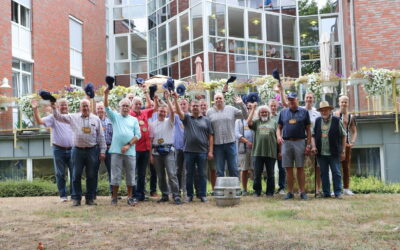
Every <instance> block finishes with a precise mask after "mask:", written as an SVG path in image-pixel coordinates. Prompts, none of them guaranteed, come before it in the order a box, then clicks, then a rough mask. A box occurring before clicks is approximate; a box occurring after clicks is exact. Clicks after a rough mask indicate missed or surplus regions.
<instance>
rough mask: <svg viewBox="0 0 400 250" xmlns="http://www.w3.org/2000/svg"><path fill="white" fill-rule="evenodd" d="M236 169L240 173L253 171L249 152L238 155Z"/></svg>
mask: <svg viewBox="0 0 400 250" xmlns="http://www.w3.org/2000/svg"><path fill="white" fill-rule="evenodd" d="M238 163H239V164H238V168H239V170H241V171H244V170H253V157H251V151H250V152H246V153H243V154H239V155H238Z"/></svg>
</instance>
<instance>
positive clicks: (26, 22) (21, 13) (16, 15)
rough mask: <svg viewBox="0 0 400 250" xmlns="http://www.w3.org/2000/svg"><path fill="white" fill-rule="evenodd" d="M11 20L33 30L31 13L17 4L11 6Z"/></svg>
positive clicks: (13, 3)
mask: <svg viewBox="0 0 400 250" xmlns="http://www.w3.org/2000/svg"><path fill="white" fill-rule="evenodd" d="M11 20H12V21H13V22H14V23H17V24H19V25H21V26H23V27H25V28H28V29H30V28H31V11H30V9H29V8H27V7H25V6H24V5H21V4H19V3H17V2H14V1H13V2H12V4H11Z"/></svg>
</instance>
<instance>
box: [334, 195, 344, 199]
mask: <svg viewBox="0 0 400 250" xmlns="http://www.w3.org/2000/svg"><path fill="white" fill-rule="evenodd" d="M335 198H336V199H343V196H342V195H341V194H338V195H335Z"/></svg>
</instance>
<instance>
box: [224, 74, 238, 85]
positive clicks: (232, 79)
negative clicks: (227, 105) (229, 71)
mask: <svg viewBox="0 0 400 250" xmlns="http://www.w3.org/2000/svg"><path fill="white" fill-rule="evenodd" d="M235 80H236V76H231V77H229V79H228V81H226V84H228V83H231V82H234V81H235Z"/></svg>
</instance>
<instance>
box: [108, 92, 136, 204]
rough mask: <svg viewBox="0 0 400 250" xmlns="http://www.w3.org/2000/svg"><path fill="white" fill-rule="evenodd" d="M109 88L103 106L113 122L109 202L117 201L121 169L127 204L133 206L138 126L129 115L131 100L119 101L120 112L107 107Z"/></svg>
mask: <svg viewBox="0 0 400 250" xmlns="http://www.w3.org/2000/svg"><path fill="white" fill-rule="evenodd" d="M109 92H110V90H109V89H108V88H106V89H105V90H104V106H105V107H106V112H107V116H108V117H109V118H110V120H111V122H112V124H113V128H114V130H113V138H112V143H111V147H110V153H111V185H112V189H113V190H112V191H113V192H112V198H111V204H112V205H117V203H118V189H119V185H120V183H121V177H122V169H123V168H125V171H126V187H127V190H128V205H130V206H135V205H136V203H137V200H136V198H135V197H134V194H135V193H134V190H133V189H134V186H135V184H136V179H135V165H136V150H135V144H136V143H137V142H138V141H139V139H140V137H141V134H140V127H139V122H138V120H137V119H136V118H135V117H132V116H130V115H129V111H130V107H131V101H129V99H127V98H125V99H122V100H121V101H120V102H119V108H120V113H116V112H114V111H112V110H111V109H110V108H109V107H108V94H109Z"/></svg>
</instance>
